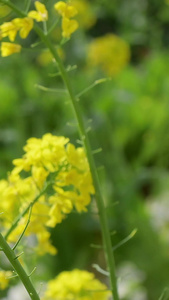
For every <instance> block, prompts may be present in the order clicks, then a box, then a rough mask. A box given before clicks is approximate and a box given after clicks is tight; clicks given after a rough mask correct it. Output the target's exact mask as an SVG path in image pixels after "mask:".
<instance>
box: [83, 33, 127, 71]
mask: <svg viewBox="0 0 169 300" xmlns="http://www.w3.org/2000/svg"><path fill="white" fill-rule="evenodd" d="M129 59H130V48H129V45H128V44H127V43H126V42H125V41H124V40H123V39H121V38H120V37H118V36H116V35H114V34H111V33H110V34H106V35H105V36H102V37H99V38H95V39H94V40H93V41H92V42H91V43H90V45H89V47H88V57H87V60H88V65H89V66H90V67H91V66H94V67H96V66H98V67H100V68H101V69H102V70H103V71H104V72H105V73H106V74H107V75H108V76H115V75H116V74H118V73H119V72H120V71H121V70H122V69H123V68H124V67H125V66H126V64H127V63H128V62H129Z"/></svg>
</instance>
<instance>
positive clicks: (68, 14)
mask: <svg viewBox="0 0 169 300" xmlns="http://www.w3.org/2000/svg"><path fill="white" fill-rule="evenodd" d="M54 8H55V10H56V11H57V12H58V13H59V14H60V15H61V16H62V17H64V18H68V19H69V18H72V17H74V16H75V15H77V13H78V11H77V9H76V8H75V7H74V6H73V5H70V4H67V3H65V2H63V1H59V2H57V3H56V4H55V5H54Z"/></svg>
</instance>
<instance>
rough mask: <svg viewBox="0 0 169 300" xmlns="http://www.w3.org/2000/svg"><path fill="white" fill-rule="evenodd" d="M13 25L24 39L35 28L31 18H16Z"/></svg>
mask: <svg viewBox="0 0 169 300" xmlns="http://www.w3.org/2000/svg"><path fill="white" fill-rule="evenodd" d="M12 24H14V26H15V27H16V28H17V29H18V30H19V34H20V37H21V38H22V39H25V38H26V37H27V36H28V34H29V32H30V31H31V29H32V28H33V20H32V19H31V18H16V19H14V20H12Z"/></svg>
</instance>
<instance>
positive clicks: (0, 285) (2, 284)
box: [0, 271, 12, 290]
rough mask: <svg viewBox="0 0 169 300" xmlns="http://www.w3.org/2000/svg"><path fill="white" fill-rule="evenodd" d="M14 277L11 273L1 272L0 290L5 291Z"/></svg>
mask: <svg viewBox="0 0 169 300" xmlns="http://www.w3.org/2000/svg"><path fill="white" fill-rule="evenodd" d="M11 276H12V272H11V271H0V290H5V289H6V288H7V286H8V284H9V277H11Z"/></svg>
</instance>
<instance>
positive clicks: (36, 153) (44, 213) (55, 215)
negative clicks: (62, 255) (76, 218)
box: [0, 133, 94, 254]
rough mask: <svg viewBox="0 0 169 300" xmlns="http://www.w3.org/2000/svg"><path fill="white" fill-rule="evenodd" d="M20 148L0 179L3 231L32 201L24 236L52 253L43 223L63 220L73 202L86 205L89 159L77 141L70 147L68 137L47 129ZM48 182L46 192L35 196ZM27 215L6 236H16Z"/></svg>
mask: <svg viewBox="0 0 169 300" xmlns="http://www.w3.org/2000/svg"><path fill="white" fill-rule="evenodd" d="M24 151H25V153H24V155H23V156H22V158H19V159H15V160H14V161H13V164H14V168H13V170H12V171H11V172H10V173H9V174H8V178H7V180H1V181H0V194H1V202H0V211H2V212H4V214H2V215H1V223H2V226H3V228H4V231H6V230H9V229H10V227H11V224H12V220H14V219H16V217H17V216H18V215H19V214H22V212H23V211H24V210H25V209H26V208H27V207H29V206H30V204H31V203H33V202H34V205H33V207H32V213H31V219H30V223H29V226H28V228H27V230H26V232H25V236H29V235H35V236H36V240H37V246H36V250H37V251H38V253H39V254H44V253H45V252H48V253H51V254H55V253H56V249H55V248H54V247H53V246H52V245H51V243H50V234H49V233H48V230H47V227H54V226H55V225H56V224H58V223H60V222H62V220H63V219H64V218H65V217H66V215H68V214H69V213H71V211H72V210H73V209H74V208H75V209H76V210H77V211H78V212H81V211H86V210H87V205H88V204H89V203H90V201H91V195H92V194H94V188H93V184H92V178H91V174H90V169H89V165H88V161H87V158H86V155H85V152H84V149H83V148H82V147H79V148H75V146H74V145H72V144H71V143H69V139H68V138H65V137H63V136H60V137H57V136H53V135H52V134H50V133H48V134H45V135H44V136H43V137H42V138H41V139H37V138H30V139H29V140H28V141H27V144H26V146H25V147H24ZM23 171H24V177H22V173H23ZM47 183H48V184H50V192H49V193H48V191H45V193H44V194H43V193H42V194H41V195H40V196H39V193H40V192H41V191H42V190H43V189H44V188H45V187H46V184H47ZM35 199H37V200H36V201H34V200H35ZM27 220H28V213H27V214H26V215H24V216H23V217H21V219H20V221H19V223H18V226H17V227H16V228H15V229H14V230H13V232H12V233H11V234H10V235H9V237H8V241H9V242H16V241H17V239H18V237H19V236H20V235H21V233H22V232H23V230H24V228H25V225H26V223H27ZM42 245H43V247H41V246H42Z"/></svg>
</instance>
